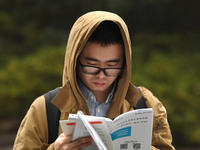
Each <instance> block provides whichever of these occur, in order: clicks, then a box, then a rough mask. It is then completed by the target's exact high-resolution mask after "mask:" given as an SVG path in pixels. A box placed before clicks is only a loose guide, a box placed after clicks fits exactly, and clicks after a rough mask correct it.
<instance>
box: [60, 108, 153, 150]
mask: <svg viewBox="0 0 200 150" xmlns="http://www.w3.org/2000/svg"><path fill="white" fill-rule="evenodd" d="M60 125H61V127H62V130H63V132H64V134H65V135H69V134H73V139H72V140H76V139H78V138H80V137H85V136H91V137H92V138H93V140H94V142H93V144H92V145H91V146H89V147H87V148H85V149H87V150H98V149H99V150H121V149H122V150H134V149H137V150H138V149H140V150H150V149H151V138H152V126H153V109H152V108H145V109H138V110H132V111H129V112H126V113H124V114H121V115H119V116H118V117H116V118H115V119H114V120H111V119H108V118H104V117H97V116H87V115H84V114H83V113H82V112H81V111H79V112H78V113H77V114H70V115H69V118H68V120H60Z"/></svg>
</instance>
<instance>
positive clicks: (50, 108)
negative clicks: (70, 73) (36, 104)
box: [44, 87, 60, 144]
mask: <svg viewBox="0 0 200 150" xmlns="http://www.w3.org/2000/svg"><path fill="white" fill-rule="evenodd" d="M59 91H60V87H58V88H56V89H54V90H52V91H49V92H48V93H46V94H44V97H45V102H46V112H47V122H48V132H49V141H48V143H49V144H51V143H53V142H54V141H55V140H56V139H57V137H58V126H59V119H60V110H59V109H58V108H57V107H56V106H55V105H53V104H52V103H51V100H52V99H53V98H54V97H55V96H56V95H57V94H58V92H59Z"/></svg>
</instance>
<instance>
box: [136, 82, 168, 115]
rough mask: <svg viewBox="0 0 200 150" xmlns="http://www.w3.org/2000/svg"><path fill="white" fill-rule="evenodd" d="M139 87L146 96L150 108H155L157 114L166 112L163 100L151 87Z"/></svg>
mask: <svg viewBox="0 0 200 150" xmlns="http://www.w3.org/2000/svg"><path fill="white" fill-rule="evenodd" d="M139 89H140V90H141V92H142V94H143V96H144V98H145V101H146V105H147V107H148V108H153V109H154V113H155V114H166V109H165V107H164V106H163V104H162V102H161V101H160V100H159V99H158V98H157V97H156V96H154V94H153V93H152V92H151V91H150V90H149V89H147V88H145V87H143V86H139Z"/></svg>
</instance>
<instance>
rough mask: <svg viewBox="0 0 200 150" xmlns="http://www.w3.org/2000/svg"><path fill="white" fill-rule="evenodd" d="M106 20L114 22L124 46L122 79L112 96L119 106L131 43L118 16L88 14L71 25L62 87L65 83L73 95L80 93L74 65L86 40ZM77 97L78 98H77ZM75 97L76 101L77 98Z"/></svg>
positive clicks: (127, 76)
mask: <svg viewBox="0 0 200 150" xmlns="http://www.w3.org/2000/svg"><path fill="white" fill-rule="evenodd" d="M106 20H110V21H113V22H115V23H116V24H117V25H118V26H119V28H120V31H121V34H122V36H123V40H124V46H125V57H126V66H125V68H124V70H123V74H122V77H121V78H120V80H119V82H118V87H120V88H117V91H116V94H115V96H114V99H113V100H114V102H117V103H118V104H117V103H114V102H113V103H114V105H118V107H119V105H120V106H121V104H119V103H122V101H123V100H124V99H125V97H126V93H127V90H128V87H129V81H130V77H131V42H130V37H129V32H128V28H127V26H126V24H125V22H124V21H123V20H122V18H120V17H119V16H118V15H116V14H114V13H110V12H105V11H94V12H89V13H87V14H85V15H83V16H81V17H80V18H79V19H78V20H77V21H76V22H75V23H74V25H73V27H72V29H71V32H70V34H69V39H68V43H67V48H66V55H65V64H64V70H63V86H64V85H65V84H66V83H68V82H69V83H70V85H71V88H72V91H73V92H74V93H80V90H79V88H78V86H77V83H76V63H77V58H78V56H79V54H80V53H81V51H82V49H83V47H84V46H85V44H86V42H87V40H88V39H89V37H90V35H91V34H92V33H93V31H94V30H95V29H96V28H97V26H98V25H99V24H100V23H101V22H103V21H106ZM78 97H79V96H78ZM78 97H76V99H77V101H79V98H78Z"/></svg>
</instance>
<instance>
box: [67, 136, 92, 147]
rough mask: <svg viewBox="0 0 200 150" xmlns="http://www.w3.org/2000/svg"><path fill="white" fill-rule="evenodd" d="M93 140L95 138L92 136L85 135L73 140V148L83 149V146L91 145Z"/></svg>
mask: <svg viewBox="0 0 200 150" xmlns="http://www.w3.org/2000/svg"><path fill="white" fill-rule="evenodd" d="M92 142H93V139H92V137H84V138H80V139H77V140H75V141H73V142H71V144H73V145H71V146H72V147H73V149H77V150H78V149H82V148H85V147H87V146H89V145H91V144H92Z"/></svg>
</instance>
